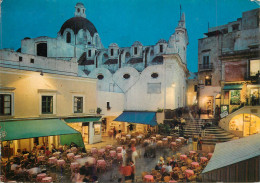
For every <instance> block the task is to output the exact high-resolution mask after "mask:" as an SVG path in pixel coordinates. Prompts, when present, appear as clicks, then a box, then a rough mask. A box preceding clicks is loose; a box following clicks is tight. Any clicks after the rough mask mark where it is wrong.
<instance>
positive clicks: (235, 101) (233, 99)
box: [230, 90, 240, 105]
mask: <svg viewBox="0 0 260 183" xmlns="http://www.w3.org/2000/svg"><path fill="white" fill-rule="evenodd" d="M230 105H240V90H230Z"/></svg>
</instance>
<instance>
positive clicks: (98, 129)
mask: <svg viewBox="0 0 260 183" xmlns="http://www.w3.org/2000/svg"><path fill="white" fill-rule="evenodd" d="M100 134H101V124H97V123H96V124H94V135H100Z"/></svg>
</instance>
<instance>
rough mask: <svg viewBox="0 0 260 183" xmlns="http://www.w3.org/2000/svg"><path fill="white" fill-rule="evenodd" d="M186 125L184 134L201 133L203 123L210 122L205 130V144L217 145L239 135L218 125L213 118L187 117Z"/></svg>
mask: <svg viewBox="0 0 260 183" xmlns="http://www.w3.org/2000/svg"><path fill="white" fill-rule="evenodd" d="M185 120H186V125H185V127H184V135H185V136H186V135H187V136H190V135H199V134H201V132H202V130H201V126H202V125H203V124H206V123H209V124H210V125H211V126H210V127H207V128H206V130H205V136H204V137H203V138H202V141H203V144H210V145H215V144H216V143H220V142H227V141H230V140H232V139H236V138H237V137H236V136H235V135H233V134H231V133H229V132H227V131H225V130H223V129H222V128H220V127H218V126H216V125H215V124H214V123H213V122H212V121H213V120H212V119H203V120H199V119H193V118H186V119H185Z"/></svg>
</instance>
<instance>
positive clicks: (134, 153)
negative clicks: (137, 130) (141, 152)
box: [131, 144, 138, 164]
mask: <svg viewBox="0 0 260 183" xmlns="http://www.w3.org/2000/svg"><path fill="white" fill-rule="evenodd" d="M131 149H132V161H133V162H134V164H135V158H136V157H137V156H138V154H137V151H136V147H135V145H134V144H132V146H131Z"/></svg>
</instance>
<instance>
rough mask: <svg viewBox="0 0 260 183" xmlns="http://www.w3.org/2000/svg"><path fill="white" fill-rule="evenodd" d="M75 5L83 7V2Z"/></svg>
mask: <svg viewBox="0 0 260 183" xmlns="http://www.w3.org/2000/svg"><path fill="white" fill-rule="evenodd" d="M76 6H79V7H82V8H84V4H83V3H77V4H76Z"/></svg>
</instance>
